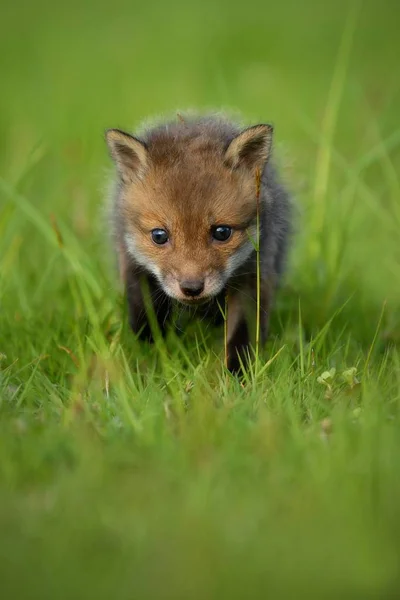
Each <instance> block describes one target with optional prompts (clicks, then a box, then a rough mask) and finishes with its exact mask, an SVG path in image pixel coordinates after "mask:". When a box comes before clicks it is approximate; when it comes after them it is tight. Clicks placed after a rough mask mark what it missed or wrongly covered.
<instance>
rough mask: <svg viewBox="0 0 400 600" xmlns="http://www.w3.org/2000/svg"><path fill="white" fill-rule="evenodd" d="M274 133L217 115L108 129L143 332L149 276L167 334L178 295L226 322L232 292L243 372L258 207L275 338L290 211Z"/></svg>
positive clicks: (117, 214)
mask: <svg viewBox="0 0 400 600" xmlns="http://www.w3.org/2000/svg"><path fill="white" fill-rule="evenodd" d="M272 135H273V130H272V127H271V126H270V125H254V126H252V127H247V128H245V129H243V128H241V127H239V126H237V125H236V124H234V123H232V122H230V121H229V120H228V119H225V118H224V117H220V116H214V115H211V116H207V117H199V118H195V117H180V118H178V119H177V120H176V121H169V122H165V123H162V124H160V125H157V126H155V127H152V128H149V129H147V130H145V131H144V132H143V133H142V134H140V135H139V136H133V135H131V134H128V133H125V132H123V131H120V130H119V129H110V130H108V131H107V132H106V139H107V144H108V148H109V151H110V154H111V157H112V158H113V160H114V162H115V165H116V173H117V176H116V181H115V188H114V196H113V198H112V215H113V216H112V218H113V224H114V232H115V243H116V249H117V254H118V259H119V270H120V276H121V278H122V281H123V282H124V284H125V287H126V293H127V298H128V305H129V315H130V323H131V327H132V329H133V331H134V333H136V334H138V335H139V336H140V337H141V338H146V339H151V331H150V326H149V322H148V320H147V317H146V311H145V306H144V294H143V287H142V281H143V279H146V280H147V285H148V289H149V290H150V293H151V298H152V303H153V308H154V313H155V315H156V317H157V321H158V323H159V326H160V329H161V331H162V332H164V331H165V328H166V326H167V325H168V321H169V318H170V316H171V309H172V307H173V304H174V302H179V303H182V304H186V305H188V306H195V305H199V304H203V303H204V304H207V307H208V308H207V312H208V313H209V314H212V315H213V318H214V319H216V320H217V319H218V315H221V313H220V310H219V307H218V302H219V301H221V300H222V303H221V305H220V306H222V307H223V306H224V298H225V295H226V297H227V343H228V368H229V370H230V371H231V372H236V371H238V370H240V367H241V363H242V362H243V361H246V360H247V357H248V350H249V329H248V325H247V323H246V316H245V303H246V300H248V299H249V298H250V300H252V301H253V304H252V305H253V310H254V311H255V310H256V302H255V300H256V290H257V276H256V273H257V256H256V255H257V252H256V240H257V239H258V237H257V210H258V214H259V224H260V229H259V264H260V288H259V290H260V303H259V306H260V333H261V341H262V342H265V340H266V339H267V335H268V321H269V315H270V311H271V303H272V299H273V295H274V290H275V288H276V286H277V283H278V281H279V277H280V275H281V274H282V270H283V267H284V262H285V255H286V247H287V240H288V234H289V229H290V213H291V211H290V201H289V196H288V194H287V192H286V191H285V189H284V188H283V187H282V186H281V184H280V183H279V182H278V180H277V177H276V174H275V170H274V167H273V165H272V162H271V146H272ZM257 206H258V207H259V208H258V209H257Z"/></svg>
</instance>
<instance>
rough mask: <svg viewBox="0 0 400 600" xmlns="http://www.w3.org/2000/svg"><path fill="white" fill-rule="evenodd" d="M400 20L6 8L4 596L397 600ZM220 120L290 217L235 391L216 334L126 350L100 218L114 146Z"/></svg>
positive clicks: (115, 7) (129, 345)
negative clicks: (151, 122) (123, 134)
mask: <svg viewBox="0 0 400 600" xmlns="http://www.w3.org/2000/svg"><path fill="white" fill-rule="evenodd" d="M352 11H353V12H352ZM396 16H399V9H398V7H397V6H395V4H394V3H392V2H390V0H384V1H383V2H380V3H379V5H378V3H376V2H374V1H372V0H365V1H364V2H363V3H361V4H355V5H354V6H353V5H351V6H350V5H349V4H348V3H347V2H344V1H339V2H337V3H326V4H325V3H323V4H322V3H316V2H312V1H311V0H308V1H307V2H305V3H296V2H294V0H285V2H283V3H281V4H278V5H277V4H276V3H274V4H272V3H271V4H268V5H266V4H265V2H261V1H258V0H253V2H252V3H251V6H246V7H244V6H243V5H242V4H239V3H232V2H231V3H228V2H226V1H225V0H219V2H218V3H211V1H208V0H206V1H205V2H203V3H199V4H190V5H189V4H187V3H183V2H180V1H179V0H174V2H172V3H166V4H164V3H156V4H154V5H152V6H148V7H147V6H146V5H143V4H136V3H132V2H129V3H128V2H124V1H122V0H118V1H117V2H114V3H112V4H108V3H105V2H100V3H96V5H94V3H92V2H87V3H77V2H71V3H70V4H68V6H67V5H65V6H61V5H60V6H57V7H55V5H54V3H49V2H46V1H45V0H40V1H39V2H36V3H34V4H32V6H31V5H27V4H26V3H21V2H19V1H16V2H13V3H7V2H5V3H3V5H2V6H1V8H0V20H1V22H2V24H3V33H2V37H1V40H0V69H1V73H2V84H3V85H2V94H1V96H0V109H1V110H0V141H1V142H0V533H1V535H0V592H1V596H2V597H4V598H7V599H8V598H34V597H40V598H74V599H75V598H96V599H101V598H110V597H113V598H118V599H119V598H121V599H122V598H127V599H128V598H129V599H130V598H138V599H139V598H140V599H141V598H174V599H176V598H201V599H203V598H218V599H220V598H223V597H229V598H244V597H246V598H247V597H248V598H251V597H270V598H291V597H296V598H298V597H301V596H304V597H307V598H311V597H316V598H330V597H332V598H337V597H338V596H339V595H341V596H346V597H349V598H362V599H363V600H364V599H366V598H391V597H395V596H396V593H397V591H398V587H399V554H400V541H399V540H400V475H399V473H400V472H399V467H398V465H399V460H400V417H399V400H400V353H399V343H400V313H399V306H400V291H399V290H400V260H399V259H400V255H399V230H400V193H399V191H400V183H399V176H398V173H399V166H400V153H399V149H400V130H399V124H398V110H397V108H398V101H399V86H398V76H397V71H398V65H397V56H398V50H399V42H398V34H397V25H396V18H395V17H396ZM221 105H223V106H230V107H233V108H236V107H239V108H240V109H241V110H242V112H243V113H244V114H245V116H246V118H247V119H248V120H249V121H250V122H257V121H260V122H262V121H272V122H273V123H274V125H275V130H276V143H277V146H276V157H277V160H278V161H279V162H280V164H281V166H282V171H283V173H284V177H285V179H286V181H287V183H288V185H289V186H290V187H291V189H292V190H293V192H294V194H295V196H296V199H297V204H298V206H299V213H300V215H299V220H298V231H297V233H296V236H295V241H294V246H293V249H292V253H291V260H290V268H289V271H288V274H287V278H286V281H285V285H284V286H283V288H282V290H281V291H280V294H279V297H278V299H277V304H276V309H275V312H274V315H273V318H272V324H271V333H272V335H271V339H270V342H269V344H268V347H267V349H266V351H265V353H262V352H261V350H260V360H259V361H258V362H257V363H256V364H255V366H254V367H253V368H252V369H250V371H249V373H248V375H247V378H246V381H245V383H244V385H241V384H240V383H239V382H238V381H237V380H235V379H234V378H231V377H229V376H227V375H226V372H225V370H224V364H223V363H224V340H223V337H224V333H223V331H211V330H209V329H207V328H206V327H204V326H202V325H201V324H200V325H199V324H195V323H193V324H191V326H190V327H189V328H188V329H187V331H186V332H185V333H184V335H182V336H176V335H174V333H173V332H172V333H171V335H170V337H169V338H168V339H167V342H166V344H165V346H160V348H159V349H158V350H157V351H155V350H154V348H151V347H148V346H145V345H140V344H138V343H137V342H136V341H135V340H134V339H133V337H132V336H131V335H130V332H129V330H128V326H127V323H126V309H125V303H124V299H123V297H122V295H121V292H120V290H119V289H118V284H117V282H116V276H115V271H114V264H113V257H112V256H111V254H110V251H109V248H108V245H107V242H106V241H105V235H104V219H103V216H102V195H103V194H102V189H103V187H104V182H105V181H106V180H107V174H106V169H107V168H108V167H109V161H108V159H107V154H106V149H105V143H104V141H103V139H102V133H103V130H104V129H105V128H106V127H112V126H121V127H129V126H131V125H132V126H133V125H135V123H138V122H139V121H140V120H141V119H142V118H144V117H146V116H148V115H151V114H154V113H155V114H157V113H160V112H168V111H172V110H175V109H176V108H179V107H183V108H184V107H185V106H198V107H200V108H204V107H207V106H221Z"/></svg>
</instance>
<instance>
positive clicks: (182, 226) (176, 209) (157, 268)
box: [118, 132, 256, 300]
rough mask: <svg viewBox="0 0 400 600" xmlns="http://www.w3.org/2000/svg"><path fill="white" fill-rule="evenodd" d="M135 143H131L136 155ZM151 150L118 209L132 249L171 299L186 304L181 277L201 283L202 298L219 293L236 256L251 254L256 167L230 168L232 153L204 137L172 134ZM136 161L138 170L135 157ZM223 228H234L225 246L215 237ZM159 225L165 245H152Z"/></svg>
mask: <svg viewBox="0 0 400 600" xmlns="http://www.w3.org/2000/svg"><path fill="white" fill-rule="evenodd" d="M129 137H130V136H129ZM128 141H130V140H129V139H128ZM118 143H119V144H120V145H121V142H120V141H119V142H118ZM138 143H139V142H137V141H136V140H135V141H134V142H133V144H132V146H133V152H134V148H135V146H136V144H138ZM235 143H236V144H237V142H235ZM146 146H147V147H145V146H144V145H143V146H142V147H143V148H146V154H145V155H143V157H144V158H143V160H144V161H145V164H143V165H142V166H143V170H141V173H140V176H139V175H138V176H136V177H125V178H124V184H123V185H124V188H123V193H122V196H121V211H122V215H123V222H124V243H125V244H126V247H127V249H128V252H129V253H130V254H131V255H132V256H133V257H134V258H135V259H136V260H137V261H138V262H139V263H140V264H142V265H143V266H146V267H147V268H148V269H149V271H151V272H153V273H154V274H155V275H156V277H157V278H158V280H159V281H160V283H161V284H162V286H163V288H164V289H165V291H166V293H167V294H169V295H170V296H173V297H175V298H177V299H179V300H187V298H185V297H184V295H183V294H182V292H181V290H180V287H179V282H181V281H184V280H204V283H205V288H204V292H203V294H202V295H201V296H200V297H199V299H200V300H201V299H203V298H207V297H210V296H214V295H216V294H217V293H219V292H220V291H221V289H222V288H223V286H224V284H225V283H226V280H227V279H228V278H229V276H230V275H231V273H232V270H233V265H234V264H235V263H234V261H235V258H234V257H236V260H238V259H240V255H239V253H240V252H241V253H242V255H243V256H245V257H247V256H249V255H250V254H251V252H252V248H253V246H252V242H251V239H250V237H249V234H250V235H254V220H255V215H256V203H255V169H254V168H253V169H251V168H248V167H247V166H245V165H243V166H240V165H239V168H232V166H231V163H230V159H231V157H230V155H229V149H228V152H227V151H226V148H225V147H223V145H222V144H221V142H219V141H218V140H213V139H210V138H208V137H207V136H206V135H199V136H196V137H194V138H188V139H185V137H184V136H183V138H181V139H179V142H177V143H175V144H171V137H170V136H169V135H168V133H167V132H166V133H165V134H164V136H163V135H162V134H161V133H159V134H158V136H156V139H154V140H150V141H149V143H148V144H147V145H146ZM128 148H129V147H128ZM234 150H235V149H234ZM231 154H233V152H232V150H231ZM127 156H128V159H129V149H128V150H125V151H124V153H123V158H124V161H125V162H126V159H127ZM133 158H135V161H132V163H133V164H134V165H135V166H137V160H138V158H137V153H135V156H134V157H133ZM236 158H237V160H239V159H240V155H239V153H237V156H236ZM235 166H236V165H235ZM218 225H228V226H230V227H232V229H233V233H232V235H231V237H230V238H229V240H227V241H226V242H219V241H216V240H214V239H213V238H212V235H211V230H212V227H215V226H218ZM155 228H162V229H165V230H166V231H167V232H168V234H169V241H168V242H167V243H166V244H164V245H161V246H159V245H157V244H155V243H154V242H153V241H152V237H151V231H152V230H153V229H155Z"/></svg>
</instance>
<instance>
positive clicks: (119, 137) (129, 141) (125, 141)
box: [106, 129, 148, 183]
mask: <svg viewBox="0 0 400 600" xmlns="http://www.w3.org/2000/svg"><path fill="white" fill-rule="evenodd" d="M106 140H107V145H108V148H109V150H110V154H111V156H112V158H113V160H114V162H115V164H116V166H117V169H118V172H119V174H120V177H121V179H122V181H124V182H125V183H128V182H129V181H132V180H134V179H136V178H137V177H140V176H141V175H142V174H143V173H144V171H145V169H146V167H147V164H148V151H147V148H146V145H145V144H144V143H143V142H141V141H140V140H138V139H137V138H135V137H133V136H132V135H129V134H128V133H125V132H124V131H120V130H119V129H108V131H106Z"/></svg>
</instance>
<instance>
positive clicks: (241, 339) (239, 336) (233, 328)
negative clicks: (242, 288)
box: [227, 293, 249, 373]
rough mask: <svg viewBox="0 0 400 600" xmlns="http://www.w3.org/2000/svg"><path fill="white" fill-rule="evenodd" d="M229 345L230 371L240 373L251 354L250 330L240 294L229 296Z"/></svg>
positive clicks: (228, 363) (228, 362)
mask: <svg viewBox="0 0 400 600" xmlns="http://www.w3.org/2000/svg"><path fill="white" fill-rule="evenodd" d="M227 345H228V348H227V351H228V357H227V358H228V361H227V366H228V369H229V371H230V372H231V373H239V372H240V371H241V369H242V364H243V365H244V366H245V365H246V363H247V360H248V354H249V330H248V326H247V322H246V316H245V312H244V303H243V298H242V297H241V295H240V294H239V293H236V294H234V295H231V294H229V295H228V315H227Z"/></svg>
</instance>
